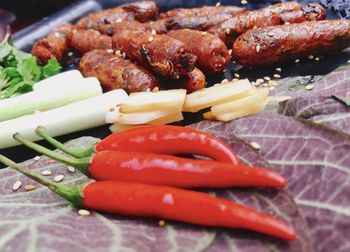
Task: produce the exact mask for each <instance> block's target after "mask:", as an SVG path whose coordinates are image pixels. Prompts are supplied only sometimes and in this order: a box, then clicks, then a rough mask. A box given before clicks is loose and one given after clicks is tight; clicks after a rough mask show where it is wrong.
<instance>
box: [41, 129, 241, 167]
mask: <svg viewBox="0 0 350 252" xmlns="http://www.w3.org/2000/svg"><path fill="white" fill-rule="evenodd" d="M36 132H37V134H38V135H40V136H41V137H42V138H44V139H46V140H47V141H48V142H50V143H51V144H52V145H53V146H55V147H56V148H58V149H60V150H62V151H63V152H66V153H67V154H69V155H71V156H74V157H77V158H82V157H88V156H91V154H92V153H94V152H100V151H106V150H116V151H131V152H151V153H159V154H172V155H176V154H197V155H202V156H206V157H210V158H212V159H214V160H217V161H221V162H226V163H232V164H238V158H237V156H236V155H235V153H234V152H233V151H232V150H231V148H230V147H229V146H227V145H226V144H225V143H223V142H222V141H220V140H219V139H217V138H215V137H213V136H211V135H209V134H208V133H205V132H202V131H198V130H195V129H192V128H188V127H180V126H170V125H147V126H139V127H135V128H132V129H129V130H126V131H123V132H118V133H113V134H111V135H109V136H108V137H106V138H105V139H103V140H101V141H100V142H98V143H97V144H96V145H95V146H94V147H93V148H89V149H87V150H82V151H79V150H73V149H70V148H67V147H66V146H64V145H63V144H61V143H60V142H58V141H57V140H55V139H53V138H52V137H51V136H50V135H49V134H47V132H46V131H45V129H44V128H43V127H38V128H37V130H36Z"/></svg>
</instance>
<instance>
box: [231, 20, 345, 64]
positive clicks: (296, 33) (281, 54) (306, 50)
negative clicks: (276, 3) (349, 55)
mask: <svg viewBox="0 0 350 252" xmlns="http://www.w3.org/2000/svg"><path fill="white" fill-rule="evenodd" d="M348 46H350V21H347V20H324V21H308V22H304V23H300V24H286V25H280V26H275V27H266V28H259V29H253V30H249V31H247V32H246V33H244V34H242V35H241V36H239V37H238V38H237V40H236V41H235V43H234V45H233V53H232V57H233V58H234V59H235V60H236V61H237V62H239V63H240V64H242V65H244V66H249V67H259V66H265V65H272V64H275V63H280V62H285V61H290V60H293V59H297V58H302V57H307V56H308V55H317V54H329V53H335V52H339V51H341V50H342V49H344V48H346V47H348Z"/></svg>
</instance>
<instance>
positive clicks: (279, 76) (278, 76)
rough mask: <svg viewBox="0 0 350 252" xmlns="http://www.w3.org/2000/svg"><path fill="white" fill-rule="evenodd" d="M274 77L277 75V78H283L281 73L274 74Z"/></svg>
mask: <svg viewBox="0 0 350 252" xmlns="http://www.w3.org/2000/svg"><path fill="white" fill-rule="evenodd" d="M273 77H275V78H281V75H279V74H274V75H273Z"/></svg>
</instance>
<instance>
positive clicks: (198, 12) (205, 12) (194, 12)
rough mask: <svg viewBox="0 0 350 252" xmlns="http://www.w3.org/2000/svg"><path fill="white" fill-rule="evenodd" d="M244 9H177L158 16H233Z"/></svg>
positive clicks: (234, 7) (211, 7)
mask: <svg viewBox="0 0 350 252" xmlns="http://www.w3.org/2000/svg"><path fill="white" fill-rule="evenodd" d="M242 11H244V9H242V8H239V7H236V6H203V7H198V8H178V9H173V10H170V11H167V12H165V13H161V14H160V18H170V17H186V16H192V17H193V16H209V15H216V14H219V15H220V14H230V15H235V14H237V13H239V12H242Z"/></svg>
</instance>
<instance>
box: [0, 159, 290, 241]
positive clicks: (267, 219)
mask: <svg viewBox="0 0 350 252" xmlns="http://www.w3.org/2000/svg"><path fill="white" fill-rule="evenodd" d="M0 161H1V162H2V163H4V164H5V165H8V166H10V167H11V168H13V169H15V170H17V171H19V172H21V173H23V174H25V175H26V176H28V177H30V178H32V179H34V180H36V181H37V182H39V183H41V184H44V185H46V186H48V187H49V188H50V189H51V190H52V191H53V192H55V193H57V194H58V195H60V196H61V197H63V198H65V199H67V200H68V201H70V202H71V203H73V204H74V205H76V206H79V207H86V208H89V209H93V210H97V211H101V212H108V213H116V214H122V215H127V216H137V217H157V218H164V219H169V220H174V221H182V222H186V223H192V224H196V225H203V226H213V227H226V228H243V229H249V230H254V231H257V232H261V233H264V234H268V235H272V236H275V237H279V238H282V239H286V240H294V239H296V234H295V232H294V230H293V229H292V228H291V227H289V226H288V225H287V224H285V223H284V222H282V221H280V220H278V219H276V218H274V217H272V216H269V215H267V214H264V213H261V212H258V211H256V210H254V209H251V208H248V207H246V206H244V205H241V204H237V203H234V202H231V201H229V200H225V199H220V198H215V197H213V196H211V195H209V194H206V193H202V192H195V191H188V190H183V189H177V188H171V187H165V186H156V185H147V184H139V183H127V182H120V181H100V182H91V183H89V184H87V185H85V186H75V187H66V186H63V185H60V184H58V183H55V182H53V181H51V180H49V179H48V178H46V177H44V176H41V175H39V174H34V173H33V172H32V171H30V170H29V169H27V168H25V167H21V166H19V165H17V164H16V163H14V162H12V161H11V160H9V159H7V158H6V157H4V156H2V155H0Z"/></svg>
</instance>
